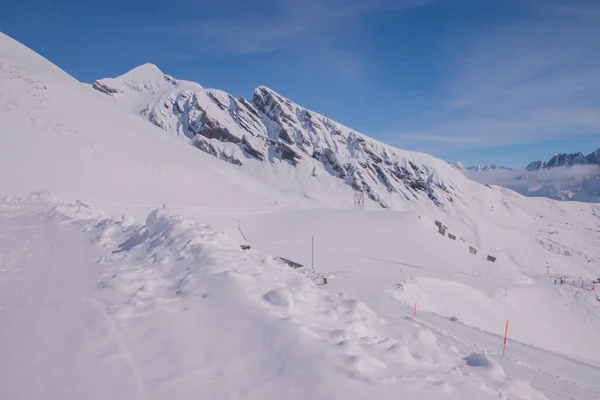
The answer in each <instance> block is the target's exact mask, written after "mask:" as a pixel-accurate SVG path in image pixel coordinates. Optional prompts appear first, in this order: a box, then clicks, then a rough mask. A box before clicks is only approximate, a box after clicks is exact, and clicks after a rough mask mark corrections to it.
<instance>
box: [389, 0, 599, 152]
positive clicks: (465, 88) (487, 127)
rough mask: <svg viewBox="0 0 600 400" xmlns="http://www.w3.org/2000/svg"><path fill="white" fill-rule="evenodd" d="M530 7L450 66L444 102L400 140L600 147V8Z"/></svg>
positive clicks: (465, 47)
mask: <svg viewBox="0 0 600 400" xmlns="http://www.w3.org/2000/svg"><path fill="white" fill-rule="evenodd" d="M529 4H531V5H532V8H531V9H530V10H529V11H530V15H529V16H528V17H526V18H525V17H524V18H521V19H520V20H518V21H513V22H510V23H507V22H505V21H504V22H499V23H498V25H496V26H490V27H487V28H486V29H485V30H483V31H482V32H480V34H478V35H476V36H474V37H472V38H470V39H466V40H465V42H464V43H462V46H460V47H459V48H460V49H461V50H460V51H458V52H454V53H452V55H451V56H450V57H449V58H448V59H447V60H445V61H446V62H445V63H442V64H443V65H444V66H445V68H446V71H445V83H444V85H443V86H444V87H443V88H442V94H441V95H440V96H439V97H438V98H437V100H435V101H433V102H431V103H430V105H429V106H428V107H427V108H426V109H425V111H424V112H422V113H421V114H420V115H419V116H418V118H415V119H414V120H412V121H411V120H409V121H407V123H406V126H404V127H401V128H400V129H399V130H398V132H399V135H400V137H404V138H409V139H411V140H413V141H427V142H429V141H431V140H430V138H436V139H437V141H438V142H440V146H442V145H445V143H464V144H466V145H469V146H471V147H473V148H477V147H493V146H502V145H510V144H516V143H522V142H532V141H537V140H541V139H544V138H558V137H565V136H568V135H575V136H578V137H583V138H586V137H593V138H596V139H597V140H599V141H600V78H599V77H600V41H598V40H597V38H598V37H600V3H597V2H594V3H592V2H585V3H577V2H560V1H558V2H557V1H552V2H550V1H532V2H530V3H529ZM415 130H417V131H419V132H422V135H412V134H411V132H414V131H415ZM404 132H408V134H409V135H408V136H407V135H406V134H404ZM443 138H448V140H443ZM473 138H478V140H473ZM430 149H431V147H430Z"/></svg>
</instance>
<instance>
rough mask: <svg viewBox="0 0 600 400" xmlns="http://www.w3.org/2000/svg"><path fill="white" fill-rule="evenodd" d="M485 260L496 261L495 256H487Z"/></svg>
mask: <svg viewBox="0 0 600 400" xmlns="http://www.w3.org/2000/svg"><path fill="white" fill-rule="evenodd" d="M487 260H488V261H491V262H496V257H493V256H487Z"/></svg>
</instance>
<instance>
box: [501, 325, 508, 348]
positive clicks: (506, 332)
mask: <svg viewBox="0 0 600 400" xmlns="http://www.w3.org/2000/svg"><path fill="white" fill-rule="evenodd" d="M507 336H508V320H506V328H505V329H504V348H503V349H502V355H504V354H505V353H506V337H507Z"/></svg>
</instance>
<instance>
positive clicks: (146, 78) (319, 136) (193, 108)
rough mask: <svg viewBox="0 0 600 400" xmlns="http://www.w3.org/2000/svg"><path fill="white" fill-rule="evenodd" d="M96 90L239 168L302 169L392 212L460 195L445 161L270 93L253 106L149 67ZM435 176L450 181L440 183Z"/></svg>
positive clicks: (259, 92) (258, 95) (264, 91)
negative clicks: (394, 200) (397, 206)
mask: <svg viewBox="0 0 600 400" xmlns="http://www.w3.org/2000/svg"><path fill="white" fill-rule="evenodd" d="M93 87H94V88H95V89H97V90H99V91H100V92H102V93H105V94H107V95H109V96H111V97H113V98H114V99H116V100H117V101H119V102H122V103H124V104H126V105H127V106H129V107H131V108H132V109H133V110H134V111H135V112H137V113H139V114H140V115H141V116H143V117H144V118H147V119H148V120H149V121H150V122H152V123H153V124H155V125H156V126H158V127H160V128H162V129H164V130H166V131H168V132H171V133H173V134H176V135H179V136H182V137H187V138H188V139H189V140H190V141H191V142H192V143H193V144H194V146H196V147H197V148H199V149H201V150H203V151H205V152H207V153H209V154H211V155H213V156H215V157H217V158H220V159H222V160H225V161H227V162H230V163H233V164H235V165H239V166H241V165H245V164H251V163H253V162H265V163H269V165H271V166H272V167H273V168H274V169H277V168H282V167H281V165H282V164H284V165H285V164H289V165H291V166H293V167H298V166H300V167H299V168H297V170H298V171H302V172H299V174H305V175H308V173H310V174H312V175H313V176H314V175H316V174H330V175H331V176H332V177H334V178H336V179H338V180H341V181H342V182H344V183H345V184H347V185H349V186H350V187H351V188H353V189H355V190H359V191H363V192H365V193H366V195H367V196H368V197H369V198H370V199H372V200H374V201H376V202H377V203H379V204H380V205H381V206H383V207H389V206H390V201H389V198H390V196H397V197H398V198H399V199H401V200H400V201H402V202H419V201H423V200H426V201H431V202H433V203H434V204H436V205H437V206H443V205H446V204H448V203H449V202H452V201H453V200H452V197H453V195H455V194H456V187H455V186H456V184H455V183H454V182H453V180H452V172H450V173H448V172H447V170H450V168H447V166H446V165H444V163H441V162H439V160H436V159H434V158H433V157H429V156H426V155H423V154H418V153H409V152H405V151H401V150H398V149H395V148H393V147H391V146H387V145H384V144H382V143H379V142H377V141H376V140H373V139H371V138H369V137H368V136H365V135H362V134H360V133H358V132H355V131H353V130H352V129H350V128H348V127H345V126H343V125H341V124H339V123H337V122H335V121H333V120H331V119H329V118H327V117H324V116H322V115H319V114H317V113H315V112H313V111H310V110H307V109H305V108H303V107H301V106H299V105H297V104H295V103H293V102H292V101H290V100H288V99H286V98H284V97H283V96H281V95H279V94H278V93H276V92H274V91H273V90H271V89H269V88H267V87H264V86H260V87H258V88H257V89H256V90H255V91H254V96H253V97H252V100H251V101H249V100H246V99H244V98H234V97H233V96H231V95H230V94H228V93H225V92H223V91H220V90H214V89H204V88H203V87H202V86H200V85H199V84H197V83H194V82H187V81H180V80H177V79H175V78H172V77H170V76H168V75H164V74H163V73H162V72H160V70H158V68H157V67H156V66H153V65H148V64H146V65H143V66H140V67H138V68H136V69H134V70H132V71H130V72H128V73H126V74H125V75H123V76H120V77H117V78H109V79H100V80H98V81H96V83H94V85H93ZM304 171H306V172H304ZM435 174H439V175H441V176H444V178H443V179H441V180H440V179H437V180H433V179H432V176H433V175H435Z"/></svg>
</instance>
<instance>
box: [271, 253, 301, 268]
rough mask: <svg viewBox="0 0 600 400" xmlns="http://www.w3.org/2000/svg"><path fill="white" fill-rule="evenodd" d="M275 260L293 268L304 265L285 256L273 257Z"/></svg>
mask: <svg viewBox="0 0 600 400" xmlns="http://www.w3.org/2000/svg"><path fill="white" fill-rule="evenodd" d="M275 260H276V261H279V262H282V263H284V264H285V265H287V266H288V267H290V268H294V269H298V268H302V267H304V265H302V264H300V263H297V262H295V261H292V260H288V259H287V258H283V257H279V256H277V257H275Z"/></svg>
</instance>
